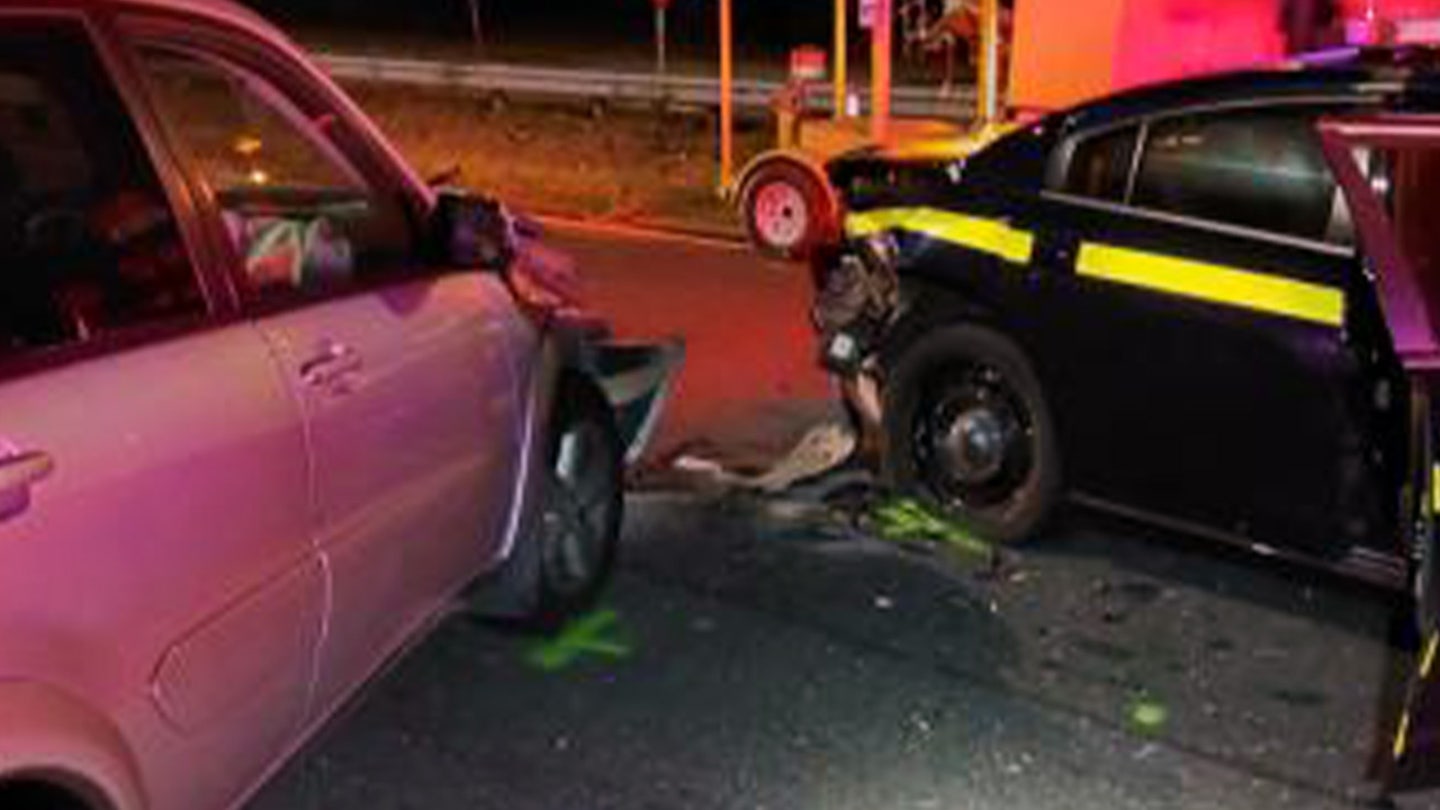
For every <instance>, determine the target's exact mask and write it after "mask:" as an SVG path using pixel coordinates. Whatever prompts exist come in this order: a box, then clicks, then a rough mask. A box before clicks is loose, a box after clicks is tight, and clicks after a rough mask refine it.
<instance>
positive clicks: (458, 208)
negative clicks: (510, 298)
mask: <svg viewBox="0 0 1440 810" xmlns="http://www.w3.org/2000/svg"><path fill="white" fill-rule="evenodd" d="M428 230H429V235H430V244H431V252H432V253H433V254H434V258H435V259H436V260H437V261H438V262H440V263H441V264H444V265H447V266H450V267H472V268H477V269H481V270H492V271H495V272H504V271H506V270H508V269H509V268H510V265H511V263H512V262H514V261H515V255H516V253H517V252H518V251H519V245H518V239H517V235H516V224H515V219H514V218H513V217H512V216H511V215H510V213H509V212H508V211H506V210H505V206H504V205H502V204H501V203H500V202H499V201H498V200H495V199H492V198H490V197H486V196H483V195H480V194H470V193H464V192H450V191H444V192H441V193H440V195H439V197H438V199H437V200H436V203H435V210H434V211H433V212H432V213H431V216H430V224H429V228H428Z"/></svg>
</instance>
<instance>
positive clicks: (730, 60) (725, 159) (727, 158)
mask: <svg viewBox="0 0 1440 810" xmlns="http://www.w3.org/2000/svg"><path fill="white" fill-rule="evenodd" d="M731 2H732V0H720V188H722V189H729V188H730V182H731V180H733V179H734V175H735V132H734V124H735V106H734V98H733V91H734V85H735V53H734V50H733V45H734V43H733V42H732V38H733V36H734V32H733V31H732V30H731V28H730V22H731V14H730V11H731V8H730V6H731Z"/></svg>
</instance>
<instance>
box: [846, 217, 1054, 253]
mask: <svg viewBox="0 0 1440 810" xmlns="http://www.w3.org/2000/svg"><path fill="white" fill-rule="evenodd" d="M895 229H899V230H903V231H909V232H910V233H917V234H923V235H925V236H931V237H934V238H936V239H940V240H942V241H945V242H950V243H953V244H956V245H960V246H962V247H967V248H971V249H973V250H980V251H984V252H985V253H991V254H994V255H996V256H999V257H1000V258H1002V259H1005V260H1006V261H1009V262H1014V263H1015V264H1029V263H1030V254H1031V252H1032V251H1033V250H1034V249H1035V237H1034V236H1033V235H1032V234H1031V233H1030V232H1029V231H1022V230H1020V229H1018V228H1012V227H1010V225H1008V224H1007V223H1005V222H1004V221H1002V220H998V219H987V218H985V217H975V216H970V215H968V214H957V213H955V212H954V211H943V210H941V209H939V208H882V209H878V210H875V211H863V212H861V213H858V214H851V215H850V216H848V217H846V218H845V232H846V233H847V234H849V235H851V236H869V235H870V234H874V233H879V232H881V231H889V230H895Z"/></svg>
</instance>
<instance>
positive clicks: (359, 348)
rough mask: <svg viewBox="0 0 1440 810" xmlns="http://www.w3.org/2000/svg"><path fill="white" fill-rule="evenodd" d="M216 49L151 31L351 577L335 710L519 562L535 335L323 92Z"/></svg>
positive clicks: (341, 566)
mask: <svg viewBox="0 0 1440 810" xmlns="http://www.w3.org/2000/svg"><path fill="white" fill-rule="evenodd" d="M212 36H213V37H214V38H215V44H214V46H213V47H210V48H206V49H199V48H196V47H194V45H193V44H192V43H194V42H195V41H196V35H195V34H194V33H193V32H186V34H185V36H183V37H180V36H172V35H168V34H166V33H164V32H159V33H156V32H150V33H147V34H146V35H145V36H144V37H143V42H142V45H141V46H140V48H139V52H138V53H139V61H140V63H141V64H142V65H143V70H144V71H145V73H146V75H147V77H148V79H149V84H150V85H151V87H152V89H153V92H155V93H156V95H157V97H158V99H159V100H160V103H161V106H162V107H163V108H165V109H168V110H170V111H171V112H172V114H171V116H170V117H171V120H172V121H176V122H178V124H177V126H175V128H174V130H173V136H174V137H175V138H176V139H177V141H179V142H180V143H181V145H182V147H183V149H184V150H185V151H186V152H187V154H189V155H190V158H191V166H192V169H193V171H195V172H196V174H197V175H198V177H199V181H200V182H201V183H202V184H204V186H205V187H206V188H208V189H209V191H210V193H211V195H212V196H213V199H214V201H215V203H216V208H217V215H218V216H219V217H220V218H221V219H222V220H223V223H224V229H225V231H226V233H227V235H228V236H227V242H228V243H227V245H226V248H227V249H228V250H229V252H230V253H231V254H232V255H233V256H234V262H233V267H232V271H233V275H234V278H235V280H236V284H237V286H238V287H239V288H240V290H241V294H242V296H243V298H244V300H245V302H246V305H247V306H248V307H249V308H250V311H251V312H253V313H254V317H255V318H256V319H257V320H256V323H257V325H258V327H259V329H260V330H261V332H262V333H263V334H264V335H265V337H266V339H267V340H268V341H269V343H270V346H271V348H272V351H273V352H274V354H275V357H276V359H277V360H278V362H279V363H280V365H281V367H282V369H283V373H284V374H285V375H286V377H287V379H288V381H289V384H290V386H291V388H292V389H293V391H294V392H295V395H296V396H297V397H298V398H299V400H300V402H301V404H302V406H303V408H304V412H305V415H306V423H307V427H308V431H309V434H308V440H309V443H310V447H311V450H312V454H313V458H314V469H313V471H312V476H313V478H312V482H311V486H312V488H313V492H314V498H315V508H316V521H317V536H318V539H319V544H320V549H321V553H322V556H323V559H324V561H325V564H326V566H327V570H328V571H329V573H330V576H331V611H330V619H329V624H328V626H327V635H326V640H325V650H324V654H323V661H322V664H321V671H320V676H319V683H318V687H317V692H316V706H317V708H320V709H321V710H323V707H327V706H329V705H331V704H332V703H333V702H334V701H335V700H336V699H338V698H339V697H340V696H342V695H343V694H344V693H345V692H346V691H347V689H348V688H349V687H351V686H353V685H354V684H355V683H357V681H358V680H359V679H361V678H363V677H364V676H365V675H366V674H368V673H369V672H371V671H373V669H374V668H375V667H376V666H378V664H379V663H380V662H381V661H382V660H383V659H384V658H385V657H386V656H387V655H388V654H389V653H390V652H391V651H393V650H394V649H395V648H396V646H397V645H399V644H400V643H401V642H402V641H403V639H404V638H405V637H406V636H407V635H408V634H409V633H410V632H411V631H412V630H413V628H414V627H415V625H416V624H417V623H418V622H421V621H423V620H424V619H425V618H427V616H429V615H430V614H431V613H433V611H434V610H435V609H436V608H437V606H438V605H439V604H440V603H441V602H442V601H443V600H444V599H446V598H447V597H448V596H450V595H451V594H452V593H453V592H454V591H455V590H456V589H457V588H458V587H460V586H461V585H463V584H464V583H465V582H466V581H468V580H469V579H470V578H471V577H473V576H474V575H475V574H476V573H477V572H479V571H481V570H482V569H483V568H484V567H485V566H487V565H488V564H490V562H491V561H492V559H493V558H494V557H495V556H496V554H497V553H498V552H499V550H500V549H501V547H502V542H503V538H504V537H505V535H506V533H507V531H508V530H509V527H510V520H511V510H512V505H513V503H514V502H515V489H516V478H517V475H516V473H517V463H518V460H519V457H520V453H519V448H520V446H521V441H522V438H523V437H522V427H523V425H522V408H521V397H520V393H519V392H520V387H521V386H520V384H521V378H522V377H523V376H525V374H526V372H525V370H524V369H523V368H518V367H517V365H518V364H519V362H520V358H522V357H529V356H531V355H532V354H533V352H532V351H530V343H527V341H531V342H533V340H534V336H533V335H532V334H531V332H530V330H529V327H528V325H527V323H526V322H525V320H524V318H523V316H522V315H521V314H520V313H519V312H518V311H517V310H516V308H515V307H514V306H513V305H512V302H511V299H510V297H509V294H508V292H507V290H506V289H505V287H504V285H503V283H502V282H501V280H500V279H499V278H498V277H496V276H494V275H488V274H480V273H475V272H464V273H460V272H453V273H452V272H445V268H435V267H428V266H426V265H425V264H424V262H423V261H421V259H420V258H419V253H420V250H419V235H418V233H417V229H416V227H415V222H416V219H417V215H419V214H423V212H422V211H418V210H417V209H416V206H415V205H413V204H412V203H413V202H414V198H415V197H416V195H415V193H414V191H413V189H409V188H407V187H405V186H404V185H403V183H397V181H396V178H395V174H396V173H395V172H386V171H384V169H385V165H384V164H385V161H386V160H388V157H387V156H385V155H382V154H377V153H376V151H375V150H374V149H372V148H369V145H368V144H367V142H366V141H365V139H364V138H363V137H362V136H361V135H360V134H359V131H358V127H357V124H356V122H355V121H354V119H352V118H351V117H350V115H351V114H350V113H349V112H347V108H346V107H345V105H343V104H342V103H339V102H338V101H337V99H336V98H335V96H334V95H333V94H332V93H331V92H330V91H329V90H328V89H327V88H326V87H325V86H324V85H323V84H321V83H319V82H317V81H314V80H312V78H311V77H310V76H308V74H306V73H305V72H304V71H302V70H300V69H298V67H297V66H296V65H294V64H293V63H290V62H289V61H288V57H286V56H285V55H284V54H282V53H280V52H278V51H271V50H269V49H266V48H261V47H259V46H257V45H255V44H248V43H239V42H234V41H231V40H229V39H228V38H227V37H225V36H224V35H223V34H220V33H213V34H203V33H202V34H201V35H200V39H201V40H205V39H206V38H207V37H212Z"/></svg>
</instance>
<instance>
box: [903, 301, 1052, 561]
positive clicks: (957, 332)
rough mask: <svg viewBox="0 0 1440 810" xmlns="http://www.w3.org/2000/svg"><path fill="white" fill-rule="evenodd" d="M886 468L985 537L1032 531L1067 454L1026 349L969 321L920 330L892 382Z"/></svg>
mask: <svg viewBox="0 0 1440 810" xmlns="http://www.w3.org/2000/svg"><path fill="white" fill-rule="evenodd" d="M884 397H885V414H884V428H885V438H886V443H885V444H886V446H885V453H884V465H883V466H884V474H885V478H886V481H887V482H888V483H889V484H890V486H892V487H894V488H895V489H896V490H897V491H900V492H905V493H909V494H913V495H917V496H919V497H921V498H923V499H924V500H926V501H928V502H930V503H932V504H934V505H937V506H939V507H941V508H942V509H944V510H945V511H946V512H947V513H949V514H950V515H952V516H953V517H955V518H956V519H957V520H959V521H960V522H961V523H962V524H964V525H965V526H967V527H968V528H970V529H971V530H973V531H975V532H976V533H977V534H979V535H980V536H981V537H983V538H985V539H986V540H989V541H991V542H996V543H1013V542H1017V541H1020V540H1023V539H1026V538H1028V537H1030V536H1032V535H1034V534H1035V533H1036V532H1037V531H1039V529H1040V528H1041V526H1042V525H1043V524H1044V522H1045V520H1046V519H1047V518H1048V517H1049V516H1050V514H1051V512H1052V511H1053V509H1054V507H1055V503H1056V501H1057V500H1058V498H1059V494H1060V453H1059V448H1058V446H1057V441H1056V437H1055V429H1054V423H1053V421H1052V420H1051V417H1050V410H1049V407H1048V406H1047V405H1046V403H1045V397H1044V393H1043V391H1042V389H1041V385H1040V381H1039V379H1038V377H1037V376H1036V375H1035V371H1034V369H1033V368H1032V367H1031V365H1030V362H1029V360H1027V359H1026V357H1025V353H1024V351H1022V350H1021V349H1020V347H1019V346H1017V345H1016V344H1015V343H1013V342H1012V341H1011V340H1009V339H1008V338H1006V337H1005V336H1004V335H1002V334H1000V333H998V332H996V331H994V330H992V329H988V328H986V327H982V326H976V325H971V324H963V325H959V326H951V327H946V328H943V329H939V330H936V331H934V332H931V333H929V334H927V335H924V336H922V337H920V338H918V339H917V340H916V341H915V342H914V343H913V344H911V345H910V346H909V347H907V348H906V349H905V350H904V351H903V352H902V353H901V354H900V355H899V357H898V358H896V360H895V361H894V363H893V364H891V366H890V373H889V374H887V376H886V381H885V391H884Z"/></svg>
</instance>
